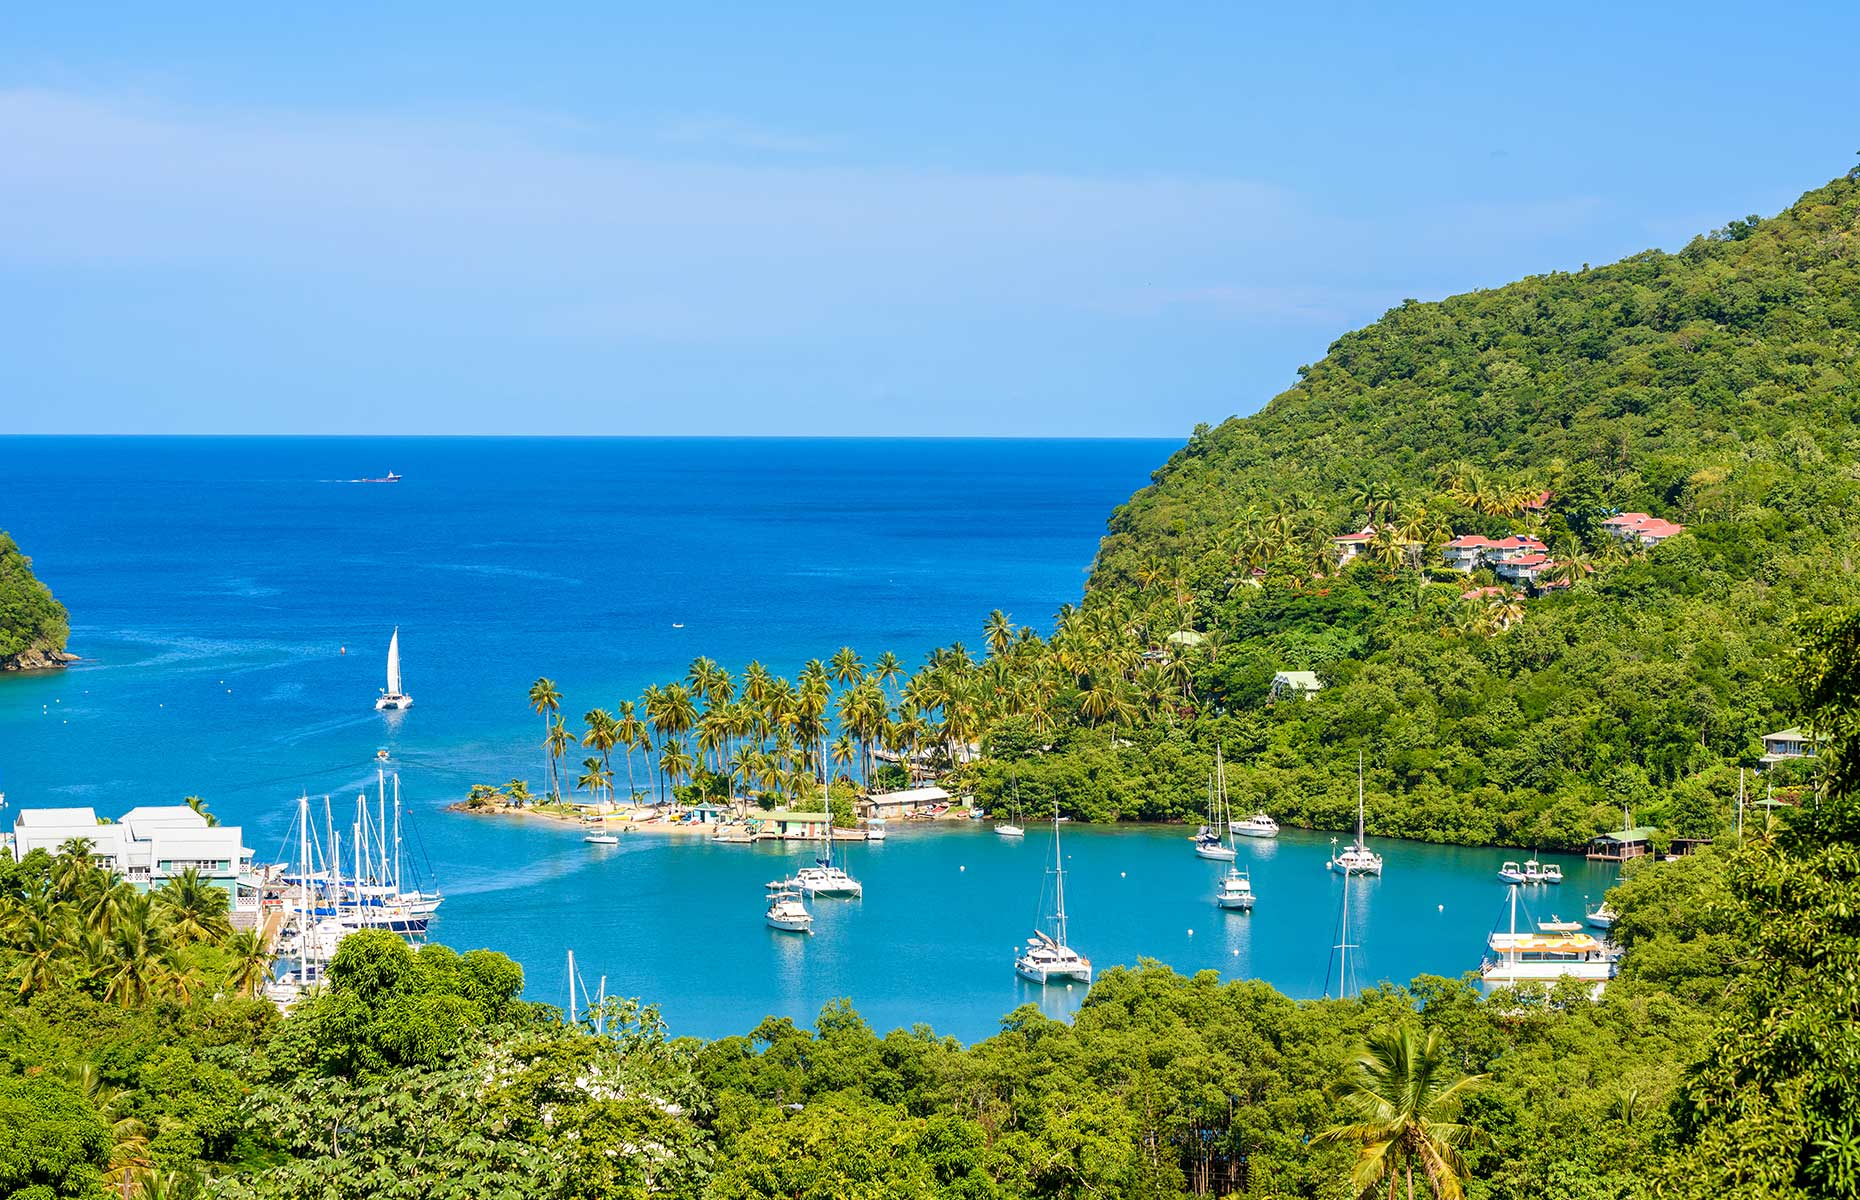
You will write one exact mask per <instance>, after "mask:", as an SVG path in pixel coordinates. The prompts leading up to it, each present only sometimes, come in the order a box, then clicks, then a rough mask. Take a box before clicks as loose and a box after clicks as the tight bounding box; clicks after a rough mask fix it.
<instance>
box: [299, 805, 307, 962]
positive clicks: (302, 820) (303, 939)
mask: <svg viewBox="0 0 1860 1200" xmlns="http://www.w3.org/2000/svg"><path fill="white" fill-rule="evenodd" d="M309 937H310V793H309V792H305V793H303V795H302V796H300V797H299V798H298V800H297V944H298V945H299V946H301V947H303V949H304V950H305V951H306V952H308V950H309ZM297 965H298V966H299V967H302V966H303V964H302V963H298V964H297ZM299 973H300V974H301V972H299Z"/></svg>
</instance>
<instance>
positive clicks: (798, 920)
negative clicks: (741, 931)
mask: <svg viewBox="0 0 1860 1200" xmlns="http://www.w3.org/2000/svg"><path fill="white" fill-rule="evenodd" d="M768 899H769V906H768V909H767V911H766V912H764V913H763V920H765V921H767V922H768V926H769V928H770V929H779V930H782V931H783V932H785V933H812V932H813V931H814V914H813V913H810V912H808V911H807V905H806V903H805V902H804V901H803V900H802V898H801V886H800V884H798V883H796V882H795V881H794V880H792V879H783V880H779V881H777V882H775V883H771V884H769V885H768Z"/></svg>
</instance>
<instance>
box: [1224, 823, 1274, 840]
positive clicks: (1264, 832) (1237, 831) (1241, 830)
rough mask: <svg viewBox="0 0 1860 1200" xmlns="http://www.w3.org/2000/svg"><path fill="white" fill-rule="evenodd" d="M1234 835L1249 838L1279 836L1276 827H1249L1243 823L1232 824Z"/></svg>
mask: <svg viewBox="0 0 1860 1200" xmlns="http://www.w3.org/2000/svg"><path fill="white" fill-rule="evenodd" d="M1234 836H1235V837H1250V838H1276V837H1278V836H1279V831H1278V830H1276V829H1250V828H1248V827H1247V826H1245V825H1236V826H1234Z"/></svg>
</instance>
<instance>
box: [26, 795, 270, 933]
mask: <svg viewBox="0 0 1860 1200" xmlns="http://www.w3.org/2000/svg"><path fill="white" fill-rule="evenodd" d="M74 838H82V839H85V840H87V841H89V842H90V844H91V861H92V862H94V863H96V864H97V865H98V866H99V867H101V868H103V869H104V870H106V871H109V872H110V873H111V874H113V875H115V876H116V877H117V878H119V879H121V880H123V881H124V882H126V883H128V884H129V885H130V886H131V887H134V888H135V889H136V890H137V891H141V892H146V891H150V890H152V889H154V888H158V887H160V886H161V885H162V884H163V883H165V882H167V881H168V880H169V879H171V878H173V877H174V876H176V875H179V874H180V873H181V872H183V871H187V870H193V871H198V872H199V873H200V875H201V877H202V878H203V879H204V880H205V881H206V882H208V883H211V884H213V885H214V886H215V887H218V888H221V889H223V890H224V891H225V892H226V893H227V896H228V897H229V898H230V900H231V906H232V916H233V922H234V924H236V925H239V926H242V927H244V926H249V925H251V924H253V923H255V922H256V920H257V917H258V898H259V878H258V874H257V872H256V870H255V869H254V868H253V865H252V851H251V849H250V848H249V847H247V846H246V845H245V838H244V831H243V830H241V829H240V827H239V826H237V825H209V824H207V819H206V818H205V817H203V816H201V815H200V814H199V813H197V812H195V811H194V810H193V809H191V808H189V807H187V806H186V805H185V804H163V805H143V806H141V807H137V808H132V809H130V810H129V811H128V812H126V813H124V814H123V817H122V819H121V820H120V821H116V822H114V823H106V824H101V825H100V824H98V822H97V813H96V810H95V809H91V808H28V809H22V810H20V813H19V815H18V816H17V817H15V818H14V819H13V854H14V856H15V858H18V859H24V858H25V857H26V856H27V855H28V854H31V853H32V852H33V851H34V850H44V851H45V852H46V853H47V854H54V855H55V854H57V853H58V852H59V849H60V847H62V846H64V845H65V843H67V842H69V841H71V840H72V839H74Z"/></svg>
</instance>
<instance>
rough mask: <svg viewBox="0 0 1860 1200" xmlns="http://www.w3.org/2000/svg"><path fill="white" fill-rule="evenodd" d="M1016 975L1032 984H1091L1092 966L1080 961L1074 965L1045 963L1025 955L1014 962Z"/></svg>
mask: <svg viewBox="0 0 1860 1200" xmlns="http://www.w3.org/2000/svg"><path fill="white" fill-rule="evenodd" d="M1014 973H1015V974H1016V975H1019V976H1020V977H1021V978H1022V979H1025V980H1027V981H1028V982H1030V983H1037V984H1041V985H1042V986H1044V985H1045V984H1049V983H1054V982H1060V983H1090V982H1091V964H1090V963H1089V962H1084V961H1082V960H1081V961H1079V962H1073V963H1065V962H1061V963H1050V964H1049V963H1044V962H1037V961H1034V960H1032V959H1029V958H1027V957H1026V956H1025V955H1023V956H1021V957H1020V958H1017V959H1015V960H1014Z"/></svg>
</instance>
